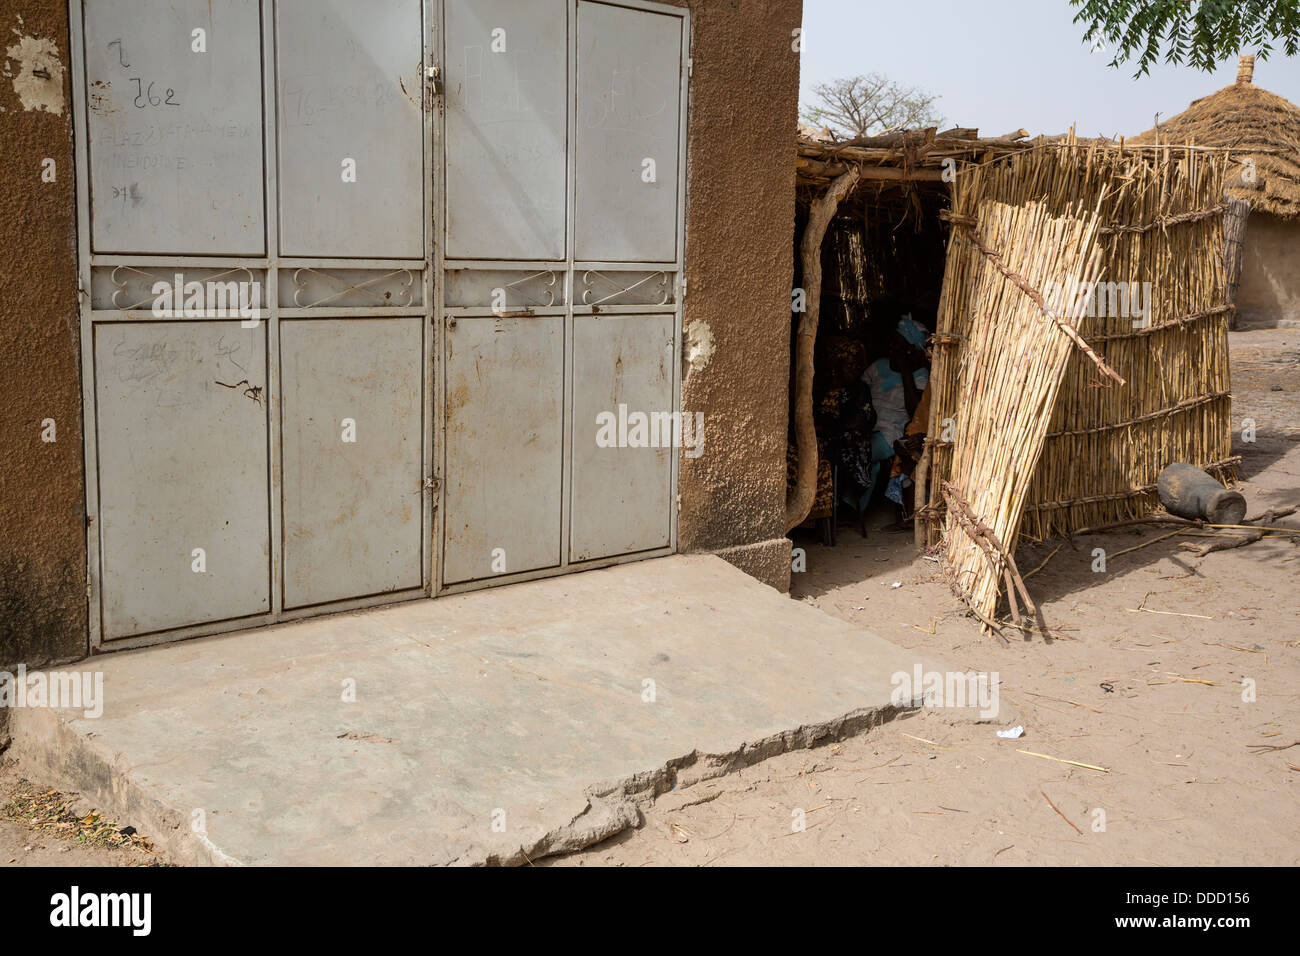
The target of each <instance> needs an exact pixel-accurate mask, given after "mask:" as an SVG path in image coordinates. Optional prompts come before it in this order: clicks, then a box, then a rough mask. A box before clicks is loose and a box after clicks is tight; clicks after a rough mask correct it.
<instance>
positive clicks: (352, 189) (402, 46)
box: [276, 0, 425, 259]
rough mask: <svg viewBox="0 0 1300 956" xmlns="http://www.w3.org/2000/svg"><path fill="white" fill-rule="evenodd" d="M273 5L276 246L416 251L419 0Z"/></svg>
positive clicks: (309, 0)
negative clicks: (348, 171) (350, 176)
mask: <svg viewBox="0 0 1300 956" xmlns="http://www.w3.org/2000/svg"><path fill="white" fill-rule="evenodd" d="M276 12H277V24H276V38H277V39H276V46H277V51H278V62H277V66H278V76H279V80H278V83H279V104H280V106H279V109H280V150H279V155H280V250H281V253H282V254H283V255H286V256H322V257H338V258H343V257H366V258H412V259H419V258H421V257H423V255H424V232H423V225H422V224H423V209H424V206H423V204H422V202H421V196H423V188H424V185H425V184H424V182H423V176H422V166H421V161H420V157H421V156H422V154H423V140H424V135H423V122H424V120H423V113H422V107H421V98H422V96H423V92H422V91H423V89H424V82H423V78H422V75H421V74H422V72H423V71H422V60H423V45H424V44H423V26H422V24H423V16H422V12H421V0H366V2H365V3H357V2H356V0H278V2H277V5H276ZM346 160H352V161H353V162H354V163H355V173H356V175H355V181H352V182H345V181H344V163H345V161H346Z"/></svg>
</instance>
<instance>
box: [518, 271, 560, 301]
mask: <svg viewBox="0 0 1300 956" xmlns="http://www.w3.org/2000/svg"><path fill="white" fill-rule="evenodd" d="M539 276H546V282H544V283H543V284H542V294H543V295H544V296H546V299H545V301H543V300H542V299H539V298H537V297H536V296H534V295H532V294H530V293H529V292H528V291H527V290H526V289H524V288H523V284H524V283H525V282H531V281H532V280H533V279H536V278H538V277H539ZM559 281H560V278H559V276H558V275H557V274H556V273H555V271H554V270H550V269H548V270H543V271H542V272H534V273H533V274H532V275H527V276H524V277H523V278H522V279H516V280H515V281H514V282H511V283H509V284H507V285H506V288H507V289H511V290H513V291H515V292H517V293H519V294H521V295H522V296H523V297H524V298H526V299H528V300H529V301H530V302H531V303H532V304H533V305H539V306H542V307H543V308H549V307H550V306H553V305H555V292H554V291H552V290H553V289H554V288H555V286H556V285H557V284H558V283H559Z"/></svg>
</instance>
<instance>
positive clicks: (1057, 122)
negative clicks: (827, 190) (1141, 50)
mask: <svg viewBox="0 0 1300 956" xmlns="http://www.w3.org/2000/svg"><path fill="white" fill-rule="evenodd" d="M1075 13H1076V8H1075V7H1072V6H1071V5H1070V4H1069V2H1068V0H911V2H899V0H804V12H803V32H804V50H803V56H802V58H801V64H802V78H801V81H802V88H801V89H802V93H801V100H802V103H803V104H804V105H807V104H809V103H810V102H811V100H812V97H811V95H810V90H811V87H812V85H813V84H814V83H819V82H826V81H828V80H831V79H835V78H837V77H843V76H853V75H855V74H858V73H870V72H873V71H875V72H880V73H884V74H885V75H886V76H888V77H889V78H890V79H891V80H896V81H897V82H900V83H904V84H907V85H915V86H921V87H924V88H925V89H927V90H928V91H929V92H931V93H936V94H938V95H939V102H938V104H937V106H938V109H939V111H940V112H941V113H942V114H943V115H944V117H945V118H946V120H947V122H946V123H945V125H946V126H975V127H978V128H979V130H980V135H982V136H1000V135H1002V134H1003V133H1008V132H1011V131H1012V130H1015V129H1019V128H1021V127H1024V128H1025V129H1027V130H1029V132H1030V135H1037V134H1039V133H1062V132H1065V130H1067V129H1068V128H1069V126H1070V124H1071V123H1072V122H1075V123H1078V131H1079V134H1080V135H1081V136H1098V135H1112V134H1123V135H1125V136H1132V135H1134V134H1136V133H1141V132H1144V131H1145V130H1148V129H1150V128H1151V127H1152V126H1153V125H1154V121H1155V114H1156V113H1157V112H1158V113H1160V114H1161V119H1162V121H1163V120H1165V119H1168V118H1169V117H1171V116H1174V115H1175V114H1176V113H1181V112H1182V111H1183V110H1184V109H1186V108H1187V106H1188V104H1189V103H1191V101H1192V100H1194V99H1197V98H1199V97H1202V96H1205V95H1207V94H1209V93H1212V92H1214V91H1215V90H1217V89H1220V88H1222V87H1224V86H1227V85H1228V84H1229V83H1232V82H1233V81H1234V80H1235V79H1236V78H1237V60H1236V57H1233V58H1232V60H1231V61H1230V62H1227V63H1224V64H1222V65H1221V66H1220V67H1219V69H1218V70H1217V71H1216V72H1214V73H1203V72H1201V71H1199V70H1192V69H1189V68H1187V67H1168V66H1164V65H1159V66H1154V67H1152V69H1151V73H1150V75H1148V76H1145V77H1142V78H1141V79H1136V80H1135V79H1133V73H1134V72H1135V69H1134V67H1133V66H1132V65H1131V64H1125V65H1124V66H1121V67H1119V68H1118V69H1117V68H1113V67H1109V66H1107V65H1106V64H1107V63H1109V62H1110V59H1111V56H1110V55H1108V54H1105V53H1101V52H1098V53H1093V52H1091V50H1090V48H1089V46H1087V45H1085V44H1084V43H1083V29H1082V27H1080V26H1079V25H1076V24H1075V23H1073V22H1072V21H1073V19H1074V15H1075ZM1243 52H1251V51H1243ZM1255 83H1256V85H1258V86H1262V87H1264V88H1265V89H1267V90H1271V91H1272V92H1274V93H1277V94H1278V95H1279V96H1284V97H1286V98H1287V99H1289V100H1290V101H1291V102H1293V103H1297V104H1300V57H1296V58H1292V59H1287V58H1286V57H1285V56H1283V55H1281V54H1280V53H1276V52H1275V53H1274V54H1273V55H1272V56H1271V57H1270V58H1269V60H1268V61H1267V62H1260V61H1256V64H1255Z"/></svg>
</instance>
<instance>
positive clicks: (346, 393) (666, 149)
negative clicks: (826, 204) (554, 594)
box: [70, 0, 702, 647]
mask: <svg viewBox="0 0 1300 956" xmlns="http://www.w3.org/2000/svg"><path fill="white" fill-rule="evenodd" d="M70 9H71V14H72V22H73V49H74V57H73V59H74V91H75V100H76V110H77V134H78V135H77V162H78V177H77V178H78V219H79V222H78V225H79V244H80V262H81V265H80V272H81V276H80V278H81V290H82V308H81V333H82V356H83V358H82V361H83V383H84V393H85V408H86V422H87V427H86V430H85V431H86V460H87V544H88V550H89V562H88V565H89V568H90V581H89V587H88V597H89V603H90V608H91V612H90V618H91V632H92V644H93V645H94V646H96V647H100V646H104V647H127V646H136V645H140V644H147V643H154V642H157V641H162V640H171V639H176V638H179V637H187V636H193V635H196V634H202V633H212V632H216V631H222V630H229V629H232V628H238V627H250V626H256V625H261V624H266V623H272V622H275V621H280V620H287V619H291V618H294V617H301V616H307V615H310V614H319V613H324V612H330V611H337V610H345V609H349V608H355V607H362V606H367V605H370V604H377V603H384V602H389V601H395V600H401V599H405V598H412V597H419V596H423V595H429V594H439V593H445V592H448V591H455V590H463V589H469V588H474V587H482V586H486V585H490V584H497V583H506V582H510V581H517V580H521V579H526V578H530V577H537V576H543V575H548V574H557V573H562V572H565V571H568V570H577V569H581V568H587V567H593V566H600V565H604V564H609V563H613V562H617V561H623V560H632V559H637V558H642V557H649V556H655V555H659V554H665V553H670V552H671V551H672V550H673V548H674V546H675V541H676V507H675V497H676V455H677V452H676V450H675V448H674V447H672V446H673V444H675V443H676V442H677V440H678V439H679V438H680V432H679V431H674V433H673V434H672V439H673V440H672V441H670V440H669V437H670V436H669V429H668V427H667V425H666V424H664V423H666V422H668V421H670V420H671V416H675V414H676V413H677V402H678V399H677V396H678V394H679V392H680V388H679V375H680V361H679V358H678V355H679V352H678V344H677V343H678V342H679V340H680V329H681V298H682V289H683V286H684V283H683V278H682V266H683V249H684V182H685V170H684V167H685V163H684V158H685V116H686V95H687V93H686V91H687V73H688V64H689V60H688V59H687V45H688V37H689V24H688V20H687V14H686V11H684V10H682V9H679V8H674V7H667V6H663V5H659V4H653V3H642V2H637V0H616V2H615V0H526V2H525V0H443V2H442V3H436V2H434V0H367V2H365V3H356V2H351V0H261V2H259V0H168V2H167V3H165V4H159V3H155V2H148V0H85V2H83V0H70ZM638 415H640V416H642V419H641V421H642V422H643V423H644V422H645V420H646V419H653V421H654V422H655V426H653V427H651V428H650V429H649V430H647V429H646V428H645V427H641V428H640V432H639V436H638V431H637V428H636V427H633V428H632V429H630V430H629V428H628V427H627V422H628V421H629V419H630V420H632V421H634V422H635V421H636V418H637V416H638ZM612 423H613V424H612ZM661 425H662V427H660V426H661ZM629 431H630V432H631V438H630V439H629ZM699 438H702V436H699V437H698V438H697V439H696V440H699Z"/></svg>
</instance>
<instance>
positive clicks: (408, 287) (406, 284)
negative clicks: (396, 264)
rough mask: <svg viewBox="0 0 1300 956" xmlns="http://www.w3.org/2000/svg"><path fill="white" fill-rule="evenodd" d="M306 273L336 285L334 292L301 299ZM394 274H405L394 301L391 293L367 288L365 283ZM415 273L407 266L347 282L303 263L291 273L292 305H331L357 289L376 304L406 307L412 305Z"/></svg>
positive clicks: (305, 306)
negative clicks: (307, 300) (309, 299)
mask: <svg viewBox="0 0 1300 956" xmlns="http://www.w3.org/2000/svg"><path fill="white" fill-rule="evenodd" d="M308 275H316V276H320V277H321V278H322V279H325V280H327V281H328V282H331V283H333V284H334V285H335V286H336V291H335V292H333V293H332V294H330V295H327V296H325V297H324V298H322V299H315V300H313V301H311V302H304V301H303V294H304V293H305V292H306V291H307V279H306V276H308ZM398 275H400V276H404V277H405V281H403V282H402V283H401V286H400V288H401V289H402V290H403V291H402V292H400V293H399V294H398V296H397V297H396V298H397V299H398V301H394V297H393V296H391V295H390V294H389V293H379V292H376V291H375V290H374V289H371V288H367V287H368V286H373V285H375V284H376V283H378V282H383V281H384V280H385V279H391V278H393V277H394V276H398ZM416 275H417V273H414V272H412V271H411V270H410V269H394V270H393V271H391V272H384V273H381V274H379V275H376V276H372V277H371V278H369V279H366V280H365V281H363V282H349V281H348V280H347V279H344V278H343V277H342V276H338V275H335V274H334V273H332V272H326V271H324V270H322V269H312V268H308V267H306V266H304V267H302V268H300V269H295V270H294V272H293V284H294V285H296V286H297V287H298V288H297V289H295V290H294V293H293V304H294V305H295V306H297V307H298V308H300V309H318V308H320V307H321V306H325V305H330V304H333V303H334V302H335V300H337V299H341V298H343V297H344V296H346V295H348V294H349V293H352V292H359V293H361V294H362V295H366V296H369V297H370V298H372V299H374V300H375V304H376V305H381V306H398V307H403V308H404V307H406V306H409V305H413V304H414V303H415V293H414V289H415V277H416ZM403 297H404V298H405V301H400V300H401V299H402V298H403Z"/></svg>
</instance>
